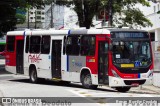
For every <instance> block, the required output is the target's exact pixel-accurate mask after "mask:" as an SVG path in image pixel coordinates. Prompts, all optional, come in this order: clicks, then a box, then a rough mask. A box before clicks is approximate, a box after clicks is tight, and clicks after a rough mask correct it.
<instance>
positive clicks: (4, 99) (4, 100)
mask: <svg viewBox="0 0 160 106" xmlns="http://www.w3.org/2000/svg"><path fill="white" fill-rule="evenodd" d="M2 103H11V98H2Z"/></svg>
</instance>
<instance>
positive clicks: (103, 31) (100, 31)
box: [68, 29, 110, 35]
mask: <svg viewBox="0 0 160 106" xmlns="http://www.w3.org/2000/svg"><path fill="white" fill-rule="evenodd" d="M68 34H73V35H74V34H110V31H109V30H108V29H72V30H70V31H69V32H68Z"/></svg>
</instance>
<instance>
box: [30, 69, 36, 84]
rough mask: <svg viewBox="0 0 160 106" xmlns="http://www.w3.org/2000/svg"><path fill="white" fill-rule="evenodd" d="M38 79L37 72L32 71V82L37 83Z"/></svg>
mask: <svg viewBox="0 0 160 106" xmlns="http://www.w3.org/2000/svg"><path fill="white" fill-rule="evenodd" d="M36 78H37V75H36V72H35V71H32V74H31V80H32V81H33V82H35V81H36Z"/></svg>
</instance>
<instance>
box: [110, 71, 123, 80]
mask: <svg viewBox="0 0 160 106" xmlns="http://www.w3.org/2000/svg"><path fill="white" fill-rule="evenodd" d="M112 73H113V75H114V77H117V78H121V77H120V76H119V75H118V74H117V73H116V71H114V70H112Z"/></svg>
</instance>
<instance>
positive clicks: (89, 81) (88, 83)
mask: <svg viewBox="0 0 160 106" xmlns="http://www.w3.org/2000/svg"><path fill="white" fill-rule="evenodd" d="M84 84H85V85H91V84H92V80H91V77H90V75H86V77H85V78H84Z"/></svg>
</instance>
